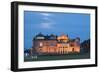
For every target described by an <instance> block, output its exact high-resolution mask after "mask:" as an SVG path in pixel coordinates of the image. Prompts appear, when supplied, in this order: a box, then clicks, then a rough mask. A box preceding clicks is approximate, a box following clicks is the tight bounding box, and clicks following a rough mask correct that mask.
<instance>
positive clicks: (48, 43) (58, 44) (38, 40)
mask: <svg viewBox="0 0 100 73" xmlns="http://www.w3.org/2000/svg"><path fill="white" fill-rule="evenodd" d="M33 52H36V53H37V54H40V55H41V54H51V55H52V54H67V53H74V52H77V53H79V52H80V39H79V38H76V39H70V38H69V37H68V35H65V34H62V35H61V36H57V35H54V34H51V35H46V36H45V35H43V34H42V33H39V34H38V35H36V36H35V37H34V38H33Z"/></svg>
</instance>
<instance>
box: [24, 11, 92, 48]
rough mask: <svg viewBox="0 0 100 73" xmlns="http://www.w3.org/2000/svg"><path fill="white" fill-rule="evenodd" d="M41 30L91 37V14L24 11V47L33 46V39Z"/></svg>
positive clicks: (82, 39) (47, 32) (46, 32)
mask: <svg viewBox="0 0 100 73" xmlns="http://www.w3.org/2000/svg"><path fill="white" fill-rule="evenodd" d="M39 32H41V33H43V34H45V35H47V34H56V35H58V36H59V35H61V34H62V33H64V34H68V35H69V37H70V38H72V39H73V38H76V37H80V39H81V42H82V41H84V40H86V39H89V38H90V15H89V14H82V13H51V12H32V11H24V48H26V49H28V48H31V47H32V39H33V37H34V36H35V35H36V34H38V33H39Z"/></svg>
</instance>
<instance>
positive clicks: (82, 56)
mask: <svg viewBox="0 0 100 73" xmlns="http://www.w3.org/2000/svg"><path fill="white" fill-rule="evenodd" d="M88 58H90V53H81V54H64V55H39V56H27V57H24V61H25V62H29V61H48V60H49V61H50V60H71V59H88Z"/></svg>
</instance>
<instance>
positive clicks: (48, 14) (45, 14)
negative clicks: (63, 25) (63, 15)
mask: <svg viewBox="0 0 100 73" xmlns="http://www.w3.org/2000/svg"><path fill="white" fill-rule="evenodd" d="M40 15H43V16H51V14H50V13H40Z"/></svg>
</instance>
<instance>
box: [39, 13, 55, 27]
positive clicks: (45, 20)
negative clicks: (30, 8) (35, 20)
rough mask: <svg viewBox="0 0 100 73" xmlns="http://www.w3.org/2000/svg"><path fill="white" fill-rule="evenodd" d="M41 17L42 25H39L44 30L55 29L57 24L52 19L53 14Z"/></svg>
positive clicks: (44, 14) (43, 14) (42, 14)
mask: <svg viewBox="0 0 100 73" xmlns="http://www.w3.org/2000/svg"><path fill="white" fill-rule="evenodd" d="M40 15H41V16H42V23H40V24H39V27H40V28H43V29H52V28H54V25H55V22H54V21H53V20H52V19H51V17H52V16H53V15H52V14H50V13H40Z"/></svg>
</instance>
